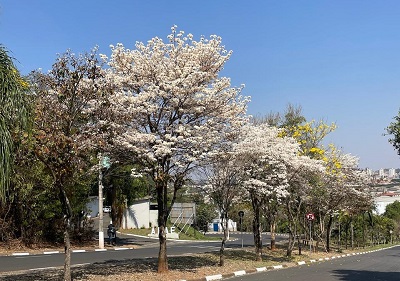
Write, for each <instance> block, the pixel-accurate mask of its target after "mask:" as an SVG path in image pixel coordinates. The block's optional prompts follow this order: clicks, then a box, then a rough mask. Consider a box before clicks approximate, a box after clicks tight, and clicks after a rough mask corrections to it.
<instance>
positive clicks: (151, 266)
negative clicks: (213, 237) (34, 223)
mask: <svg viewBox="0 0 400 281" xmlns="http://www.w3.org/2000/svg"><path fill="white" fill-rule="evenodd" d="M216 265H217V261H216V260H214V259H210V257H209V256H208V257H196V258H194V257H190V256H183V257H169V258H168V267H169V269H170V270H176V271H181V272H196V269H197V268H200V267H204V266H216ZM157 266H158V260H157V258H149V259H125V260H108V261H106V262H101V263H94V264H90V265H85V266H80V267H74V268H72V269H71V272H72V278H73V279H74V280H75V279H78V280H82V279H83V280H84V279H85V277H87V276H89V275H96V276H110V278H113V277H112V276H113V275H117V274H121V273H155V272H157ZM62 279H63V269H62V268H60V269H51V270H42V271H29V272H26V271H25V272H22V273H10V275H0V280H4V281H15V280H19V281H36V280H46V281H47V280H48V281H59V280H62Z"/></svg>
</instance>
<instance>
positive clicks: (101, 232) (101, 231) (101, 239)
mask: <svg viewBox="0 0 400 281" xmlns="http://www.w3.org/2000/svg"><path fill="white" fill-rule="evenodd" d="M98 157H99V248H100V249H104V227H103V173H102V171H101V169H102V167H103V166H102V162H103V156H102V155H101V153H99V156H98Z"/></svg>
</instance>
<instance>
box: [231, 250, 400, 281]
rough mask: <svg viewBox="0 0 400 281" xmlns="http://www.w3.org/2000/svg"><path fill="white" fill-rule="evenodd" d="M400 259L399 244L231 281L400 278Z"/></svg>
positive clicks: (374, 280)
mask: <svg viewBox="0 0 400 281" xmlns="http://www.w3.org/2000/svg"><path fill="white" fill-rule="evenodd" d="M399 261H400V246H398V247H394V248H390V249H386V250H382V251H377V252H373V253H368V254H363V255H357V256H349V257H344V258H340V259H334V260H330V261H325V262H321V263H314V264H309V265H302V266H297V267H292V268H286V269H281V270H275V271H267V272H263V273H254V274H249V275H244V276H241V277H234V278H230V279H229V281H239V280H241V281H250V280H251V281H265V280H274V281H283V280H285V281H287V280H293V281H321V280H323V281H369V280H371V281H399V280H400V263H399Z"/></svg>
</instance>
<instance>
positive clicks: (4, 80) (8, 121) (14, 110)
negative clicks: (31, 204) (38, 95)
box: [0, 45, 29, 202]
mask: <svg viewBox="0 0 400 281" xmlns="http://www.w3.org/2000/svg"><path fill="white" fill-rule="evenodd" d="M28 89H29V87H28V83H27V82H26V81H25V80H24V79H23V78H22V77H21V75H20V73H19V71H18V70H17V68H16V67H15V65H14V62H13V59H12V58H11V57H10V56H9V54H8V52H7V50H6V49H5V47H3V46H1V45H0V108H1V111H0V202H3V201H4V199H5V192H6V190H7V188H8V187H9V183H10V174H11V169H12V162H13V153H12V152H13V149H14V145H15V137H16V136H18V135H21V134H22V133H23V130H24V129H25V128H27V125H28V120H29V106H28V105H29V103H28V95H27V91H28Z"/></svg>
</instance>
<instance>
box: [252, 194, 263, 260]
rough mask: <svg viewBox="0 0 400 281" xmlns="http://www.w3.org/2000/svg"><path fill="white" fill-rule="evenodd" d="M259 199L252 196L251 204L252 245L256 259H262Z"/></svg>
mask: <svg viewBox="0 0 400 281" xmlns="http://www.w3.org/2000/svg"><path fill="white" fill-rule="evenodd" d="M260 204H261V203H260V201H259V200H258V199H257V198H253V200H252V205H253V211H254V217H253V234H254V247H255V253H256V260H257V261H262V240H261V223H260V217H261V212H260V211H261V206H260Z"/></svg>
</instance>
